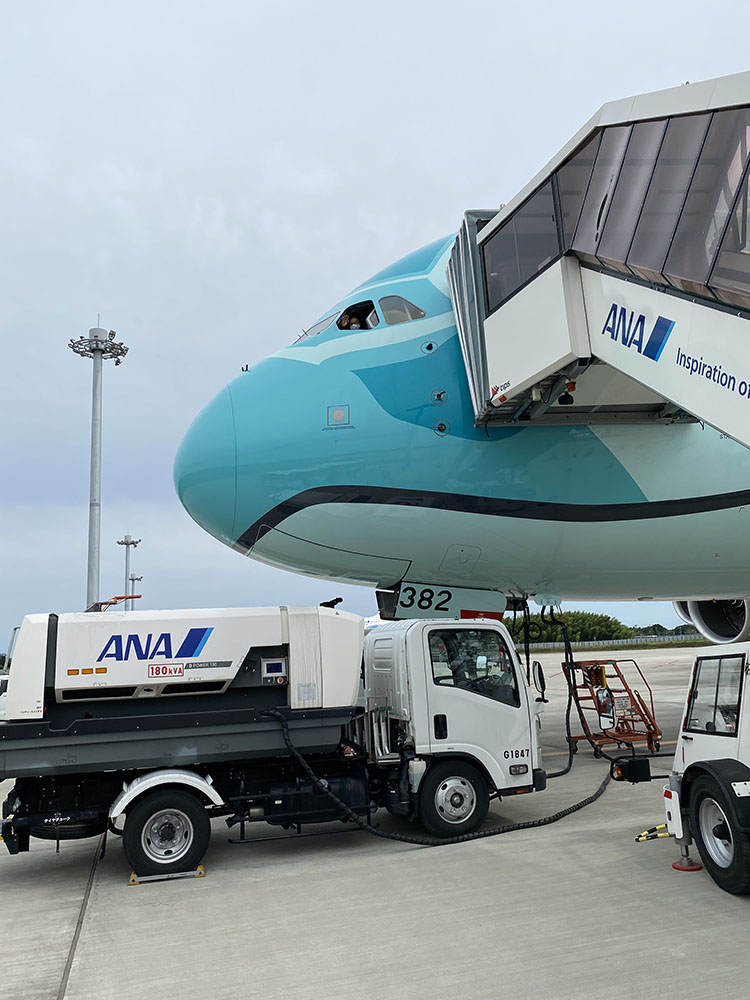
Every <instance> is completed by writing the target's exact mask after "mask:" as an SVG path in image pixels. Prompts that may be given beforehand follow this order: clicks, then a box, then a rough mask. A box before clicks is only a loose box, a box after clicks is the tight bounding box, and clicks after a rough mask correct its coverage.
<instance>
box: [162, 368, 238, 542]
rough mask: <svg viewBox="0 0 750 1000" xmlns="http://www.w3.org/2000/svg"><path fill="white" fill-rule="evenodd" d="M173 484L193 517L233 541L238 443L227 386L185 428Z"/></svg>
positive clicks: (222, 536)
mask: <svg viewBox="0 0 750 1000" xmlns="http://www.w3.org/2000/svg"><path fill="white" fill-rule="evenodd" d="M174 484H175V488H176V489H177V493H178V495H179V497H180V500H181V501H182V504H183V506H184V507H185V509H186V510H187V512H188V514H190V516H191V517H192V518H193V520H194V521H197V523H198V524H199V525H200V526H201V527H202V528H205V529H206V531H208V532H210V533H211V534H212V535H214V536H215V537H216V538H219V539H220V540H221V541H223V542H227V543H228V544H229V545H231V544H232V543H233V542H234V540H235V534H234V528H235V524H234V522H235V507H236V498H237V443H236V428H235V420H234V407H233V403H232V394H231V392H230V389H229V387H228V386H227V388H225V389H223V390H222V391H221V392H220V393H219V395H218V396H216V397H215V399H213V400H212V401H211V402H210V403H209V404H208V406H206V407H205V408H204V409H203V410H202V411H201V412H200V413H199V414H198V416H197V417H196V418H195V420H194V421H193V423H192V425H191V426H190V428H189V429H188V432H187V434H186V435H185V438H184V440H183V442H182V444H181V445H180V447H179V449H178V451H177V456H176V458H175V463H174Z"/></svg>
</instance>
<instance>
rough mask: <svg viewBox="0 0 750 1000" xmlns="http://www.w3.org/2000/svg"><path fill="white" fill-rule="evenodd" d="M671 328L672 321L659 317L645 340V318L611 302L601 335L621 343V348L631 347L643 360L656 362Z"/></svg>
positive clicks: (672, 325)
mask: <svg viewBox="0 0 750 1000" xmlns="http://www.w3.org/2000/svg"><path fill="white" fill-rule="evenodd" d="M673 327H674V320H673V319H667V318H666V317H664V316H659V318H658V319H657V321H656V322H655V323H654V326H653V329H652V330H651V333H650V334H649V335H648V338H646V317H645V316H644V315H643V313H640V314H638V315H637V316H636V314H635V312H634V311H633V310H632V309H626V308H625V306H619V305H618V304H617V303H616V302H613V303H612V305H611V306H610V309H609V313H608V314H607V319H606V321H605V323H604V327H603V328H602V335H604V334H605V333H608V334H609V336H610V338H611V339H612V340H617V341H618V342H621V343H622V345H623V347H632V348H634V349H635V350H636V351H638V353H639V354H642V355H643V357H644V358H650V359H651V360H652V361H658V360H659V358H660V357H661V353H662V351H663V350H664V348H665V347H666V344H667V341H668V340H669V335H670V333H671V332H672V328H673ZM644 340H645V343H644Z"/></svg>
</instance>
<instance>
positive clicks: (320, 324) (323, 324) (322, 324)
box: [299, 313, 337, 340]
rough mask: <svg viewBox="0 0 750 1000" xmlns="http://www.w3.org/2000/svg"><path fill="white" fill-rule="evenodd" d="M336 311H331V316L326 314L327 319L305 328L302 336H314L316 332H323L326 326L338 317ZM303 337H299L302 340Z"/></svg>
mask: <svg viewBox="0 0 750 1000" xmlns="http://www.w3.org/2000/svg"><path fill="white" fill-rule="evenodd" d="M336 315H337V314H336V313H331V315H330V316H326V318H325V319H322V320H320V322H318V323H316V324H315V326H311V327H310V329H309V330H305V332H304V333H303V334H302V337H314V336H315V334H316V333H322V332H323V331H324V330H325V329H326V327H329V326H330V325H331V323H333V321H334V320H335V319H336ZM302 337H300V338H299V339H300V340H302Z"/></svg>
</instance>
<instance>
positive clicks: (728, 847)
mask: <svg viewBox="0 0 750 1000" xmlns="http://www.w3.org/2000/svg"><path fill="white" fill-rule="evenodd" d="M698 822H699V823H700V828H701V836H702V837H703V843H704V845H705V847H706V850H707V851H708V853H709V855H710V856H711V859H712V860H713V861H714V862H715V863H716V864H717V865H718V866H719V867H720V868H729V866H730V865H731V864H732V861H733V860H734V844H733V843H732V834H731V832H730V830H729V824H728V823H727V818H726V816H725V815H724V810H723V809H722V808H721V806H720V805H719V803H718V802H717V801H716V800H715V799H712V798H708V797H707V798H705V799H703V801H702V802H701V804H700V808H699V810H698Z"/></svg>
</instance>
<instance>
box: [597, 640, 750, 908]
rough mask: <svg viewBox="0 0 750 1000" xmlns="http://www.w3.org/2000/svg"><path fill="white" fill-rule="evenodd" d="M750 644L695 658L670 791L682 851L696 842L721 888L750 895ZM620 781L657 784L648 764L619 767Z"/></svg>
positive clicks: (639, 761)
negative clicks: (749, 684) (651, 780)
mask: <svg viewBox="0 0 750 1000" xmlns="http://www.w3.org/2000/svg"><path fill="white" fill-rule="evenodd" d="M749 672H750V643H736V644H733V645H726V646H721V647H720V648H718V649H717V648H714V649H710V648H707V649H706V650H705V651H704V652H702V653H700V655H699V656H698V657H697V658H696V660H695V663H694V665H693V672H692V675H691V679H690V689H689V691H688V695H687V701H686V703H685V710H684V712H683V716H682V723H681V725H680V731H679V733H678V737H677V747H676V750H675V756H674V763H673V765H672V773H671V775H670V777H669V783H668V784H667V785H665V786H664V805H665V809H666V814H667V823H666V826H667V832H668V833H669V834H671V835H673V836H674V837H675V839H676V841H677V843H678V844H679V845H680V847H681V851H682V857H683V861H682V863H681V862H676V863H675V867H678V868H679V867H683V868H688V869H689V868H690V864H689V855H688V847H689V845H690V844H691V843H692V841H693V840H695V843H696V844H697V847H698V851H699V853H700V856H701V860H702V861H703V864H704V865H705V867H706V870H707V871H708V873H709V874H710V876H711V878H712V879H713V880H714V882H716V884H717V885H718V886H720V887H721V888H722V889H725V890H726V891H727V892H731V893H735V894H746V893H750V695H748V694H747V692H746V691H745V687H746V685H747V678H748V673H749ZM612 770H613V776H614V777H615V778H616V779H618V780H621V781H632V782H634V783H635V782H639V781H648V780H650V779H651V773H650V764H649V759H648V758H643V757H633V758H630V759H625V760H618V761H617V762H615V764H614V765H613V769H612Z"/></svg>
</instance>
